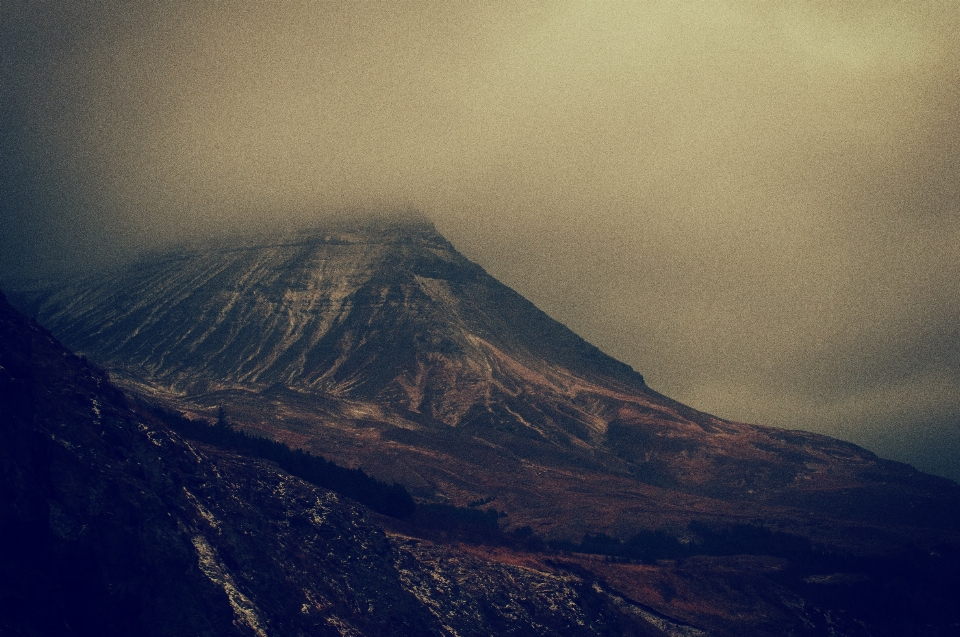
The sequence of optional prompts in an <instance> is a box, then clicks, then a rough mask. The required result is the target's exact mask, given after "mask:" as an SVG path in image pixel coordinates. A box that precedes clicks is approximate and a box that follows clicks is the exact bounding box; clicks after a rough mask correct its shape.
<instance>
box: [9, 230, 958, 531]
mask: <svg viewBox="0 0 960 637" xmlns="http://www.w3.org/2000/svg"><path fill="white" fill-rule="evenodd" d="M13 298H14V299H15V301H16V303H18V304H19V306H20V307H21V308H23V309H24V310H25V311H27V312H28V313H29V314H31V315H33V316H35V317H36V318H37V319H38V320H39V321H40V322H41V323H42V324H44V325H46V326H48V327H49V328H50V329H51V330H52V331H53V333H54V334H56V335H57V337H58V338H60V339H62V340H63V342H64V343H66V344H67V345H68V346H69V347H71V348H72V349H74V350H76V351H79V352H83V353H85V354H86V355H88V356H90V357H91V359H93V360H96V361H97V362H98V363H99V364H102V365H104V366H105V367H107V368H108V369H109V370H110V371H111V373H112V374H114V377H115V378H116V379H117V380H118V381H119V382H120V383H121V385H122V386H124V387H126V388H128V389H131V390H134V391H138V392H140V393H141V394H144V395H149V396H152V397H154V398H155V399H157V400H161V401H163V402H165V403H167V404H170V405H174V406H176V407H177V408H178V409H180V410H181V411H184V412H186V413H189V414H193V415H206V416H207V417H212V415H213V414H214V413H215V411H216V409H217V408H218V407H220V406H222V407H223V408H224V409H225V410H226V412H227V413H228V415H229V416H230V418H231V420H233V421H234V422H236V423H238V424H239V425H240V426H242V427H244V428H245V429H247V430H248V431H253V432H259V433H261V434H264V435H267V436H270V437H272V438H274V439H278V440H282V441H285V442H287V443H289V444H291V445H293V446H297V447H302V448H306V449H311V450H313V451H315V452H318V453H320V454H322V455H324V456H327V457H331V458H333V459H334V460H336V461H338V462H340V463H342V464H347V465H351V466H361V467H363V468H364V469H365V470H367V471H368V472H370V473H372V474H374V475H376V476H378V477H380V478H381V479H384V480H387V481H397V482H399V483H401V484H403V485H405V486H406V487H407V488H408V489H409V490H410V491H411V492H412V493H414V495H416V496H418V497H420V498H424V499H429V500H433V501H442V502H449V503H452V504H457V505H461V506H462V505H465V504H468V503H470V502H477V501H482V502H488V503H491V504H490V506H491V507H493V508H496V509H497V510H500V511H503V512H505V513H506V514H507V515H508V518H507V520H506V523H507V524H508V525H510V526H513V527H522V526H530V527H531V528H533V529H534V531H536V532H537V533H538V534H541V535H543V536H544V537H548V538H565V539H574V540H575V539H578V538H580V537H582V536H583V535H584V534H585V533H597V532H604V533H608V534H611V535H613V536H616V537H621V538H626V537H629V536H630V535H632V534H634V533H635V532H636V531H637V530H640V529H667V530H670V531H671V532H674V533H678V532H679V531H680V530H681V529H682V528H683V527H685V526H686V525H687V524H688V523H689V522H690V521H691V520H694V519H697V520H701V521H706V522H707V523H709V524H713V525H721V526H722V525H730V524H741V523H749V524H761V525H765V526H768V527H770V528H773V529H787V528H789V530H791V531H792V532H800V533H803V534H804V535H807V536H811V537H813V536H816V538H817V539H818V540H819V541H823V542H829V543H834V544H844V543H846V544H847V545H848V547H849V548H852V549H856V548H863V547H864V546H865V543H866V544H867V545H869V544H870V543H880V544H883V543H886V544H897V543H898V542H899V541H900V539H899V538H900V537H901V535H902V534H906V535H909V536H912V537H914V536H918V535H919V536H923V537H929V538H931V541H938V540H936V538H938V537H940V536H941V535H942V533H943V532H948V533H950V532H955V531H956V529H957V528H960V506H956V504H960V487H958V485H956V484H954V483H952V482H950V481H948V480H945V479H940V478H936V477H933V476H929V475H926V474H922V473H920V472H917V471H915V470H913V469H912V468H911V467H908V466H906V465H903V464H899V463H895V462H892V461H886V460H882V459H880V458H878V457H876V456H875V455H874V454H872V453H870V452H868V451H866V450H864V449H862V448H859V447H856V446H855V445H852V444H848V443H845V442H842V441H839V440H835V439H831V438H827V437H824V436H819V435H815V434H811V433H805V432H798V431H783V430H778V429H773V428H766V427H759V426H753V425H746V424H742V423H735V422H729V421H724V420H721V419H719V418H715V417H712V416H709V415H707V414H703V413H700V412H697V411H695V410H693V409H690V408H689V407H685V406H684V405H681V404H679V403H677V402H675V401H672V400H670V399H668V398H666V397H664V396H661V395H660V394H658V393H656V392H655V391H653V390H651V389H650V388H649V387H647V386H646V384H645V383H644V381H643V378H642V376H641V375H640V374H638V373H637V372H635V371H634V370H632V369H631V368H630V367H629V366H627V365H625V364H623V363H620V362H618V361H616V360H614V359H612V358H611V357H609V356H607V355H605V354H603V353H602V352H600V351H599V350H598V349H596V348H595V347H593V346H591V345H589V344H588V343H586V342H585V341H583V339H581V338H580V337H578V336H577V335H575V334H574V333H572V332H571V331H570V330H568V329H567V328H565V327H564V326H562V325H560V324H559V323H557V322H555V321H553V320H552V319H550V318H549V317H548V316H547V315H545V314H544V313H543V312H541V311H539V310H538V309H537V308H536V307H534V306H533V305H532V304H531V303H529V302H528V301H526V300H525V299H523V298H522V297H521V296H519V295H518V294H516V293H515V292H514V291H512V290H510V289H509V288H507V287H506V286H504V285H502V284H500V283H499V282H498V281H496V280H495V279H493V278H492V277H491V276H489V275H488V274H487V273H486V272H484V270H483V269H482V268H480V267H479V266H477V265H476V264H474V263H471V262H470V261H468V260H467V259H465V258H464V257H463V256H462V255H460V254H459V253H458V252H457V251H456V250H455V249H454V248H453V247H452V246H451V245H450V244H449V242H447V241H446V240H445V239H444V238H443V237H442V236H440V235H439V234H438V233H437V232H436V230H435V229H434V228H433V226H432V224H430V223H429V222H428V221H426V220H425V219H422V218H414V219H409V218H407V219H399V220H397V219H390V218H381V219H374V220H370V219H367V220H357V221H352V222H349V221H343V222H340V223H331V224H329V225H327V226H325V227H321V228H315V229H311V230H306V231H301V232H297V233H289V234H286V235H276V236H267V237H260V238H247V239H233V240H223V241H221V242H219V243H217V244H207V245H200V246H195V247H193V248H182V249H180V250H173V251H169V252H166V253H163V254H160V255H155V256H154V257H151V258H149V259H146V260H144V261H142V262H140V263H138V264H136V265H134V266H131V267H128V268H125V269H122V270H120V271H117V272H114V273H112V274H110V275H106V276H103V275H101V276H99V277H97V278H95V279H88V280H84V281H80V282H75V283H72V284H70V285H65V286H60V287H46V288H35V289H32V290H30V289H20V290H18V292H17V293H16V294H14V295H13ZM945 502H950V503H953V505H952V506H944V503H945ZM894 528H899V529H901V531H902V532H901V531H897V532H893V531H890V529H894ZM878 529H880V530H878ZM918 529H922V530H918ZM854 530H856V532H854Z"/></svg>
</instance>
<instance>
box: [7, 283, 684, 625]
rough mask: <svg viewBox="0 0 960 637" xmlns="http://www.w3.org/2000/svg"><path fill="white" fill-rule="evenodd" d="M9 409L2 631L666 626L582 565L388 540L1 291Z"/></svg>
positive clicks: (340, 503)
mask: <svg viewBox="0 0 960 637" xmlns="http://www.w3.org/2000/svg"><path fill="white" fill-rule="evenodd" d="M0 407H2V411H0V413H2V417H0V634H3V635H31V636H32V635H36V636H40V635H43V636H49V635H170V636H174V635H176V636H180V635H211V636H212V635H258V636H260V637H265V636H267V635H270V636H276V635H291V636H293V635H306V634H309V635H351V636H362V635H370V636H381V635H403V636H409V635H437V636H441V635H448V636H449V635H493V634H497V635H558V634H562V635H611V634H614V635H619V634H623V635H650V636H658V635H663V634H664V633H663V632H661V631H660V630H659V629H658V628H657V627H656V626H655V625H654V623H651V622H649V621H647V620H646V619H645V618H644V615H648V616H649V617H651V618H656V617H657V616H656V615H655V614H653V613H652V611H650V610H649V609H647V608H646V607H644V606H642V605H639V604H635V603H633V604H631V603H625V602H624V600H623V599H621V598H619V597H617V596H614V595H611V594H609V593H605V592H603V591H602V590H599V589H598V588H597V587H596V586H594V585H592V583H591V581H589V580H586V579H584V578H583V577H581V576H579V575H577V574H574V573H571V572H569V571H558V570H557V569H555V568H549V567H544V568H541V569H536V568H530V567H529V565H528V566H525V567H520V566H516V565H512V564H510V563H506V562H504V561H494V560H490V559H485V558H483V557H482V556H478V555H476V554H471V553H463V552H458V551H457V550H455V549H454V548H451V547H443V546H438V545H436V544H434V543H431V542H429V541H425V540H418V539H415V538H408V537H402V536H396V535H394V536H390V537H388V536H387V535H385V534H384V532H383V531H382V530H381V529H379V528H377V527H376V526H373V525H372V524H370V523H369V522H368V521H367V520H366V519H365V514H364V512H363V510H362V508H361V507H359V506H358V505H356V504H354V503H351V502H349V501H346V500H344V499H343V498H341V497H338V496H337V495H336V494H334V493H331V492H329V491H326V490H324V489H320V488H317V487H314V486H312V485H310V484H308V483H305V482H303V481H302V480H299V479H297V478H295V477H293V476H290V475H289V474H286V473H285V472H283V471H282V470H279V469H278V468H277V467H276V466H275V465H273V464H272V463H267V462H263V461H258V460H256V459H251V458H246V457H243V456H238V455H236V454H233V453H229V452H225V451H222V450H218V449H216V448H212V447H209V446H205V445H200V444H196V443H192V442H190V441H189V440H187V439H185V438H183V437H182V436H180V435H179V434H177V433H176V432H175V431H173V430H171V429H169V428H168V427H166V426H165V425H164V424H163V423H162V422H161V421H158V420H156V419H154V418H151V417H150V416H149V414H145V413H143V412H139V411H137V410H135V409H134V408H133V403H132V402H130V401H129V400H128V399H127V398H126V397H125V396H124V395H123V394H122V393H121V392H120V391H118V390H117V389H116V388H114V387H113V386H112V385H110V383H109V382H108V381H107V380H106V378H105V376H104V374H103V372H102V371H100V370H98V369H96V368H95V367H91V366H90V364H89V363H87V362H86V360H83V359H80V358H78V357H76V356H74V355H73V354H71V353H69V352H67V351H66V350H64V349H63V348H62V347H61V346H60V345H59V343H57V342H56V341H55V340H54V339H53V338H52V337H51V336H50V335H49V333H47V332H46V331H45V330H44V329H42V328H40V327H39V326H37V325H36V324H35V323H32V322H31V321H29V320H27V319H26V318H24V317H23V316H22V315H20V314H19V313H17V312H16V311H15V310H13V309H12V308H11V307H10V306H9V305H8V304H7V302H6V299H5V298H4V297H3V296H2V295H0ZM661 623H662V620H661ZM670 625H671V626H686V624H683V623H676V622H674V623H671V624H670Z"/></svg>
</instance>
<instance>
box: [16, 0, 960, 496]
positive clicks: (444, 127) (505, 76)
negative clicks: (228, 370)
mask: <svg viewBox="0 0 960 637" xmlns="http://www.w3.org/2000/svg"><path fill="white" fill-rule="evenodd" d="M0 17H2V32H0V50H2V64H0V73H2V77H0V79H2V88H0V90H2V100H3V101H2V113H0V115H2V138H0V142H2V156H0V162H2V175H0V177H2V186H0V203H2V217H0V222H2V228H0V230H2V232H0V276H3V277H6V278H11V277H15V276H22V275H26V274H31V273H37V272H40V273H49V272H57V271H63V270H69V271H76V270H77V269H78V267H90V266H94V265H96V264H103V263H104V262H113V261H117V260H118V259H122V258H125V257H126V256H128V255H129V254H131V253H132V252H136V251H137V250H139V249H142V248H144V247H150V246H153V245H156V244H158V243H163V242H167V241H171V240H178V239H182V238H184V237H187V236H194V235H205V234H210V233H213V232H219V231H222V230H223V229H227V230H236V229H245V228H260V227H270V226H273V225H275V224H277V223H279V222H282V221H284V220H287V219H295V220H308V219H310V218H312V217H314V216H316V215H318V214H320V213H322V212H323V211H328V210H334V209H342V208H352V207H397V206H402V207H409V206H413V207H416V208H419V209H421V210H423V211H424V212H425V213H426V214H427V215H428V216H430V217H431V218H432V219H434V220H435V222H436V224H437V226H438V228H439V229H440V230H441V231H442V232H443V233H444V234H445V235H446V236H447V237H448V238H449V239H450V240H451V241H452V242H453V243H454V244H455V245H456V246H457V247H458V248H459V249H460V250H461V251H462V252H464V254H466V255H467V256H468V257H470V258H472V259H473V260H475V261H477V262H479V263H480V264H481V265H483V266H484V267H485V268H486V269H487V270H488V271H489V272H490V273H492V274H493V275H495V276H497V277H498V278H500V279H501V280H502V281H504V282H505V283H507V284H509V285H510V286H512V287H514V288H515V289H517V290H518V291H519V292H521V293H522V294H524V295H525V296H527V297H528V298H530V299H531V300H533V301H534V302H535V303H537V304H538V305H539V306H540V307H541V308H542V309H544V310H545V311H547V312H548V313H550V314H551V315H552V316H553V317H555V318H557V319H558V320H560V321H562V322H564V323H565V324H567V325H568V326H570V327H571V328H573V329H574V330H575V331H577V332H578V333H580V334H581V335H582V336H584V337H585V338H587V339H588V340H589V341H591V342H593V343H595V344H597V345H599V346H600V347H601V348H603V349H604V350H605V351H607V352H608V353H610V354H612V355H614V356H616V357H618V358H620V359H622V360H624V361H626V362H628V363H630V364H631V365H633V366H634V367H635V368H636V369H637V370H638V371H640V372H641V373H643V374H644V375H645V376H646V378H647V380H648V383H649V384H650V385H651V386H652V387H654V388H655V389H657V390H659V391H661V392H663V393H666V394H668V395H670V396H672V397H674V398H677V399H679V400H681V401H683V402H686V403H688V404H690V405H692V406H694V407H697V408H699V409H702V410H705V411H708V412H711V413H714V414H717V415H719V416H723V417H727V418H731V419H737V420H743V421H747V422H755V423H760V424H768V425H776V426H783V427H791V428H802V429H808V430H812V431H817V432H822V433H827V434H830V435H834V436H837V437H840V438H844V439H847V440H851V441H853V442H857V443H859V444H862V445H864V446H866V447H868V448H870V449H872V450H874V451H877V452H878V453H880V454H881V455H884V456H886V457H892V458H896V459H900V460H904V461H907V462H910V463H912V464H914V465H916V466H918V467H920V468H922V469H925V470H928V471H933V472H937V473H940V474H943V475H949V476H951V477H953V478H954V479H960V320H958V319H960V4H958V3H957V2H956V1H955V0H951V1H947V0H944V1H938V0H924V1H923V2H902V3H901V2H880V1H876V2H871V1H865V2H854V1H849V2H842V3H841V2H833V1H822V2H821V1H814V0H791V1H790V2H773V1H767V2H760V1H756V0H750V1H747V0H743V1H740V0H729V1H719V0H718V1H709V0H701V1H697V2H682V1H679V0H677V1H671V2H666V1H665V2H655V1H646V0H644V1H638V2H629V1H628V0H611V1H587V0H583V1H579V2H560V1H557V2H540V3H538V2H531V1H510V0H508V1H504V2H492V1H491V2H477V3H463V2H399V1H398V2H368V3H364V2H359V1H357V2H339V1H337V2H323V1H312V2H307V1H301V2H280V1H278V2H270V3H264V2H259V1H257V2H252V1H244V0H236V1H233V2H225V3H215V2H206V1H204V2H173V1H163V0H149V1H146V2H24V1H22V0H4V2H2V3H0Z"/></svg>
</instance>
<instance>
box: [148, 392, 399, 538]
mask: <svg viewBox="0 0 960 637" xmlns="http://www.w3.org/2000/svg"><path fill="white" fill-rule="evenodd" d="M153 413H154V414H155V415H156V416H158V417H159V418H160V419H161V420H163V421H164V422H165V423H167V424H168V425H170V427H172V428H173V429H174V430H175V431H178V432H179V433H181V434H182V435H184V436H186V437H188V438H191V439H193V440H197V441H198V442H202V443H206V444H209V445H214V446H216V447H221V448H224V449H231V450H233V451H238V452H240V453H243V454H246V455H250V456H254V457H257V458H263V459H264V460H270V461H272V462H275V463H277V465H278V466H279V467H280V468H281V469H283V470H284V471H286V472H287V473H289V474H290V475H293V476H296V477H298V478H300V479H302V480H306V481H307V482H310V483H312V484H315V485H317V486H319V487H323V488H325V489H330V490H331V491H335V492H336V493H339V494H341V495H344V496H346V497H348V498H350V499H352V500H356V501H357V502H359V503H360V504H363V505H366V506H368V507H370V508H371V509H373V510H374V511H376V512H378V513H382V514H384V515H389V516H390V517H394V518H398V519H404V518H408V517H410V516H411V515H412V514H413V513H414V511H415V510H416V504H415V503H414V501H413V498H412V497H411V496H410V493H409V492H408V491H407V490H406V488H404V487H403V485H400V484H397V483H396V482H394V483H393V484H389V485H388V484H386V483H384V482H381V481H379V480H377V479H376V478H372V477H370V476H368V475H367V474H366V473H365V472H364V471H363V470H362V469H360V468H357V469H347V468H345V467H341V466H340V465H338V464H336V463H333V462H331V461H329V460H326V459H325V458H321V457H320V456H315V455H313V454H310V453H307V452H306V451H303V450H302V449H291V448H290V447H288V446H286V445H285V444H283V443H280V442H276V441H273V440H269V439H267V438H260V437H258V436H251V435H249V434H246V433H244V432H243V431H240V430H238V429H235V428H233V427H231V426H230V425H229V423H228V421H227V420H226V417H225V415H224V412H223V410H222V408H221V409H219V410H218V412H217V424H215V425H211V424H210V423H208V422H206V421H204V420H189V419H187V418H184V417H183V416H181V415H180V414H177V413H173V412H170V411H167V410H164V409H159V408H155V409H154V410H153Z"/></svg>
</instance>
